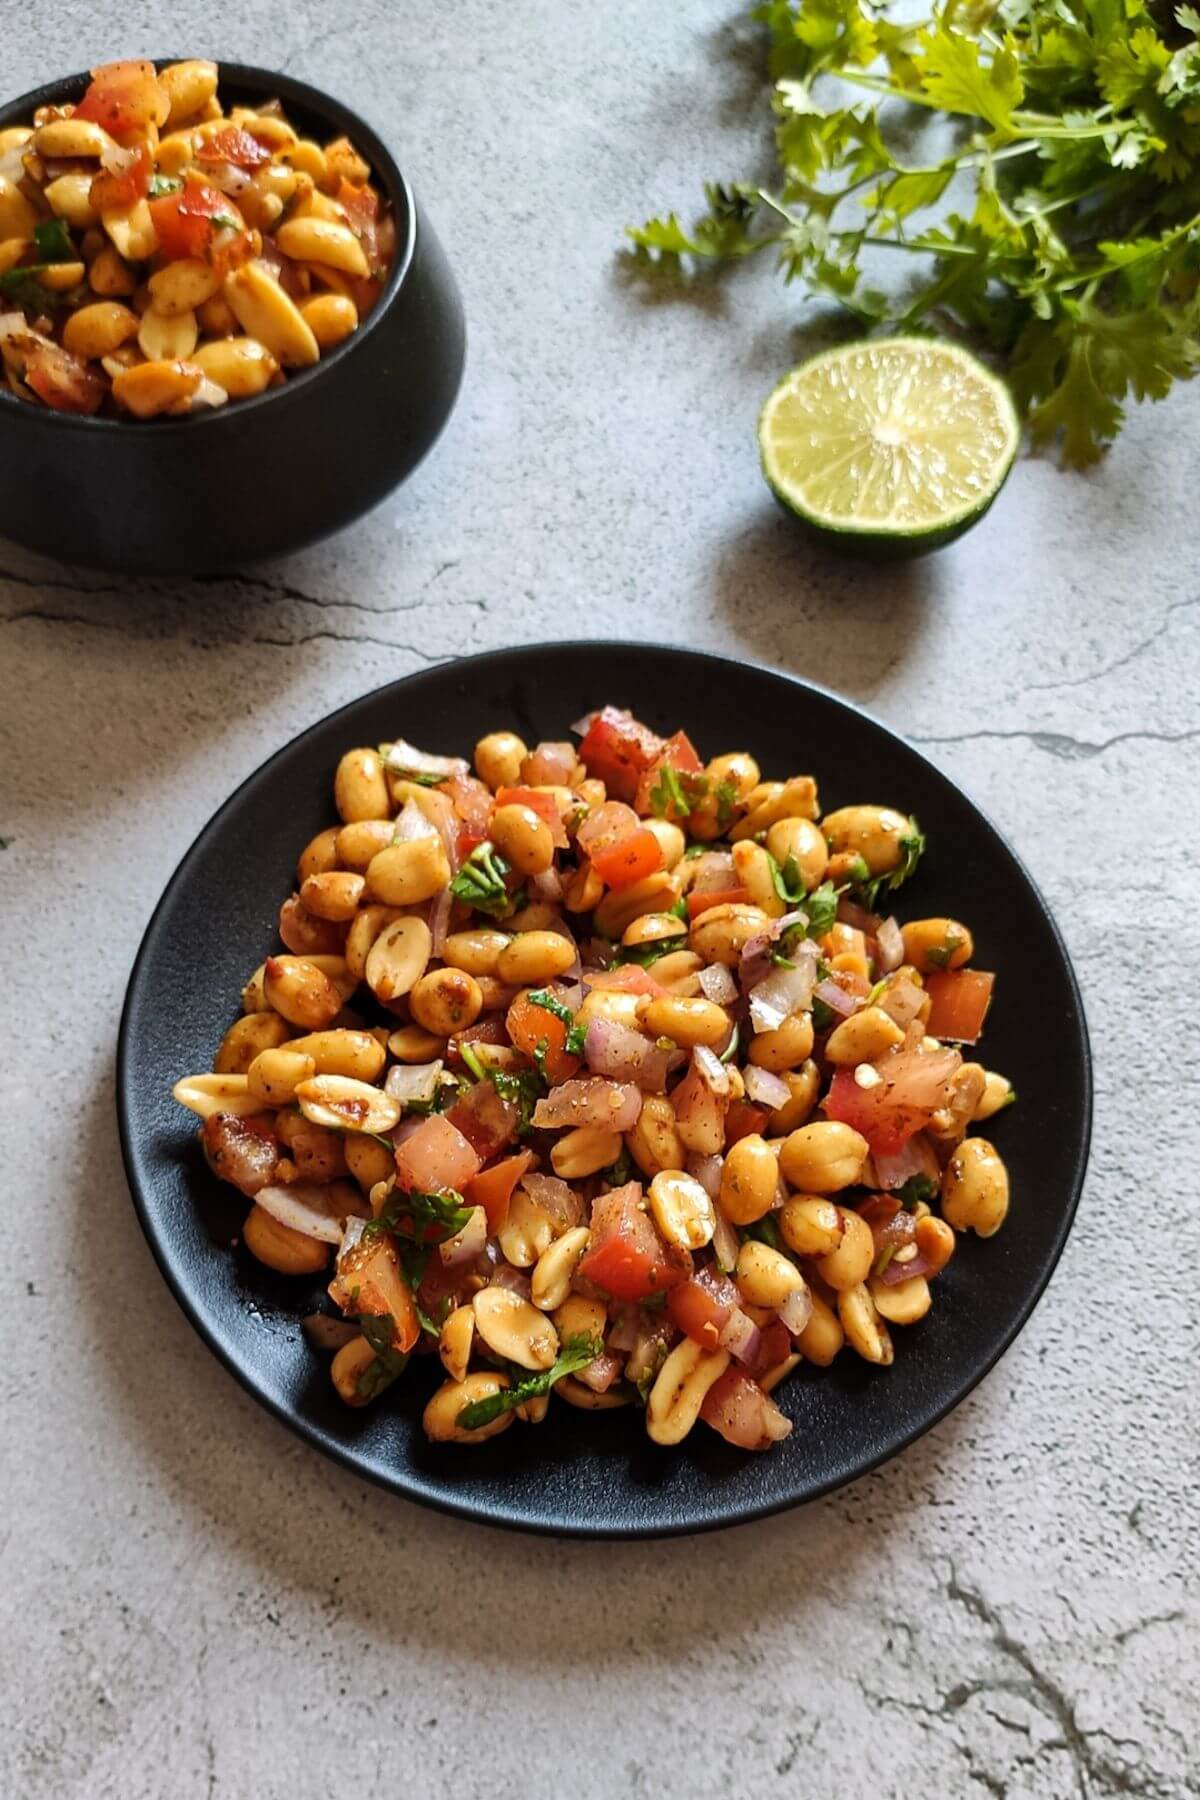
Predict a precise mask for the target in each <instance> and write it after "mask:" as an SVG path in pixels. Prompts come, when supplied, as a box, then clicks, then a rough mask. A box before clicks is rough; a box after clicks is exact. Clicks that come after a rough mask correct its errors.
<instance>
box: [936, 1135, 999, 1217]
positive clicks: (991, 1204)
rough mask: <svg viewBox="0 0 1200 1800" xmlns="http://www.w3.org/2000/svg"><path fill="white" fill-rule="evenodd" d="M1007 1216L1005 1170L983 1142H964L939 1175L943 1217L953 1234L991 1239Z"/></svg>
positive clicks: (993, 1150) (977, 1140)
mask: <svg viewBox="0 0 1200 1800" xmlns="http://www.w3.org/2000/svg"><path fill="white" fill-rule="evenodd" d="M1007 1213H1008V1170H1007V1169H1006V1168H1005V1166H1004V1163H1003V1161H1002V1160H1001V1158H1000V1156H999V1155H998V1153H997V1151H996V1150H995V1148H994V1146H993V1145H991V1144H990V1143H989V1142H988V1140H987V1139H986V1138H981V1137H972V1138H964V1139H963V1141H962V1143H961V1144H960V1145H959V1146H958V1149H957V1150H956V1151H955V1152H954V1154H953V1156H952V1157H951V1158H950V1161H949V1162H948V1163H947V1165H946V1168H945V1171H944V1173H943V1175H942V1217H943V1218H944V1219H945V1220H946V1221H947V1223H948V1224H950V1225H952V1226H953V1227H954V1229H955V1231H974V1232H976V1233H977V1234H978V1236H979V1237H994V1236H995V1234H996V1232H998V1231H999V1229H1000V1227H1001V1225H1003V1223H1004V1220H1005V1217H1006V1215H1007Z"/></svg>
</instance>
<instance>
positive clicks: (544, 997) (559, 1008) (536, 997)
mask: <svg viewBox="0 0 1200 1800" xmlns="http://www.w3.org/2000/svg"><path fill="white" fill-rule="evenodd" d="M528 997H529V999H530V1000H531V1001H532V1003H533V1005H534V1006H540V1007H542V1008H543V1009H544V1010H545V1011H546V1012H548V1013H553V1014H554V1016H555V1018H556V1019H561V1020H562V1022H563V1024H564V1025H566V1026H571V1025H573V1024H574V1023H575V1014H574V1013H573V1012H572V1011H571V1009H570V1007H569V1006H567V1005H566V1004H565V1003H564V1002H563V1001H562V1000H560V999H559V997H558V995H557V994H552V993H551V992H550V990H549V988H533V989H531V991H530V993H529V996H528Z"/></svg>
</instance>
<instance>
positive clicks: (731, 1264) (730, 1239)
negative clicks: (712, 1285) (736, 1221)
mask: <svg viewBox="0 0 1200 1800" xmlns="http://www.w3.org/2000/svg"><path fill="white" fill-rule="evenodd" d="M688 1161H689V1162H690V1161H691V1158H690V1157H689V1158H688ZM713 1199H714V1200H715V1199H716V1195H715V1194H714V1195H713ZM716 1215H717V1228H716V1230H715V1231H714V1232H713V1235H712V1248H713V1255H714V1256H715V1257H716V1259H717V1267H718V1269H719V1270H720V1271H721V1273H722V1275H732V1274H733V1271H734V1269H735V1268H736V1267H737V1259H738V1251H739V1249H740V1248H741V1245H740V1243H739V1241H738V1234H737V1232H736V1231H735V1230H734V1229H733V1226H732V1225H731V1224H730V1223H729V1220H728V1219H727V1218H726V1217H725V1214H724V1213H723V1212H722V1211H721V1209H720V1207H719V1206H718V1207H717V1208H716Z"/></svg>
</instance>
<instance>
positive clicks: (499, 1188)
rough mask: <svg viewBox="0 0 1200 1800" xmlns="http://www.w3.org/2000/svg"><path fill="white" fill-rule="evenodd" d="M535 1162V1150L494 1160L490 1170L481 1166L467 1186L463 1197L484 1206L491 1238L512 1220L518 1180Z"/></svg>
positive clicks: (474, 1203) (471, 1203)
mask: <svg viewBox="0 0 1200 1800" xmlns="http://www.w3.org/2000/svg"><path fill="white" fill-rule="evenodd" d="M532 1161H533V1151H532V1150H522V1151H521V1153H520V1154H519V1155H518V1156H506V1157H505V1158H504V1161H503V1162H498V1163H493V1164H492V1166H491V1168H490V1169H481V1170H480V1172H479V1174H478V1175H472V1177H471V1179H470V1181H468V1183H467V1185H466V1187H465V1188H464V1189H463V1198H464V1199H465V1200H467V1201H468V1202H469V1204H470V1205H471V1206H482V1208H483V1210H484V1212H485V1213H486V1214H487V1222H488V1236H489V1237H494V1236H495V1235H496V1233H497V1232H498V1231H502V1230H503V1228H504V1226H505V1225H506V1224H507V1223H508V1209H509V1206H510V1205H511V1204H512V1197H513V1194H514V1192H515V1191H516V1186H517V1183H518V1182H519V1181H520V1179H521V1177H522V1175H524V1173H525V1171H526V1170H527V1169H528V1167H529V1165H530V1163H531V1162H532Z"/></svg>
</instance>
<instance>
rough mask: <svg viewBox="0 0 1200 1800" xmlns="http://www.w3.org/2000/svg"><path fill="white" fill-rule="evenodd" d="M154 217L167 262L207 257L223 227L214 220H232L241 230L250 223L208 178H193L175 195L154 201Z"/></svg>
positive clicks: (152, 202)
mask: <svg viewBox="0 0 1200 1800" xmlns="http://www.w3.org/2000/svg"><path fill="white" fill-rule="evenodd" d="M150 217H151V218H152V219H153V220H154V229H155V231H156V232H157V233H158V247H159V250H160V251H161V253H162V255H163V257H164V258H165V260H166V261H167V262H175V261H176V260H177V259H179V258H181V257H193V256H194V257H204V256H205V255H206V254H207V253H208V251H209V250H210V249H211V247H212V241H213V238H214V237H215V235H216V233H217V231H218V229H219V227H218V226H216V225H214V223H213V220H214V219H218V218H220V219H232V220H233V222H234V224H235V225H236V226H237V229H238V230H239V231H242V232H244V231H245V228H246V222H245V220H244V219H243V218H242V215H241V213H240V212H239V211H238V209H237V207H236V206H235V205H234V203H233V201H232V200H231V199H230V198H229V196H228V194H223V193H221V191H220V189H219V188H215V187H209V185H208V183H207V182H204V181H189V182H188V183H187V184H186V185H185V186H184V187H182V188H180V189H179V191H178V193H175V194H162V195H160V196H159V198H158V199H157V200H152V201H151V202H150Z"/></svg>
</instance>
